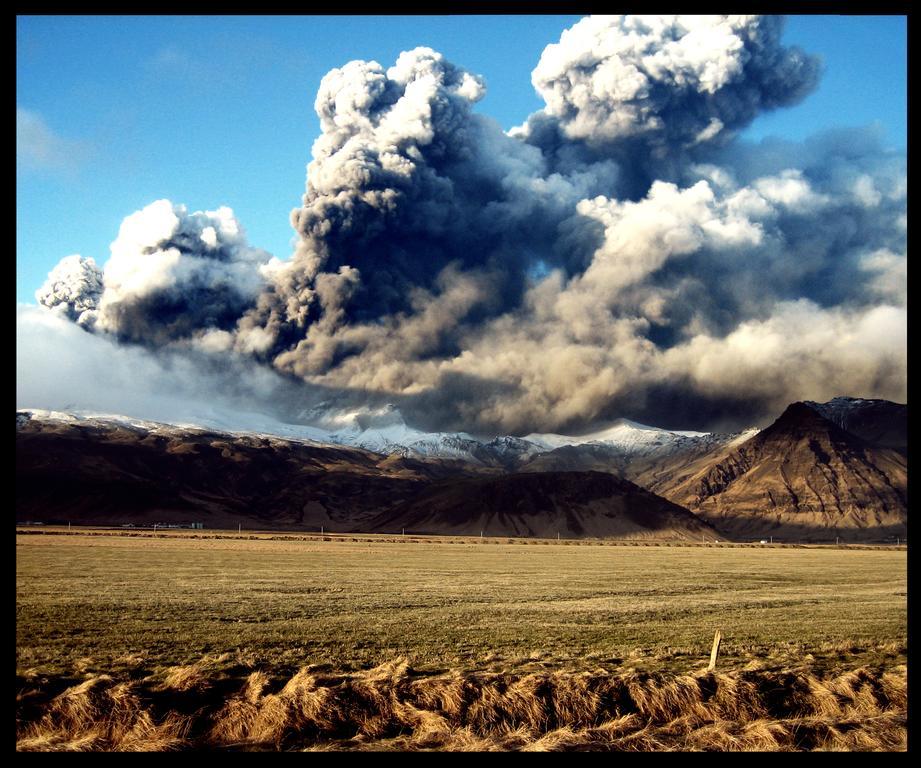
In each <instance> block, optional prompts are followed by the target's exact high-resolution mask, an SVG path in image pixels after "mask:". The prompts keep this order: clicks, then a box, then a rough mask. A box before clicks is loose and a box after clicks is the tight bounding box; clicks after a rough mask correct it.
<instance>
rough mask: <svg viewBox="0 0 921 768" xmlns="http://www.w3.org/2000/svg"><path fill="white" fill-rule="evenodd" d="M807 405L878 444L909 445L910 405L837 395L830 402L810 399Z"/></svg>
mask: <svg viewBox="0 0 921 768" xmlns="http://www.w3.org/2000/svg"><path fill="white" fill-rule="evenodd" d="M804 404H805V405H807V406H809V407H810V408H812V410H814V411H816V413H818V414H819V415H820V416H823V417H824V418H826V419H828V420H829V421H830V422H832V423H833V424H835V425H836V426H838V427H841V429H843V430H844V431H845V432H850V433H851V434H852V435H856V436H857V437H859V438H861V439H862V440H865V441H866V442H868V443H870V444H871V445H873V446H875V447H877V448H896V449H901V450H905V449H907V447H908V406H907V405H903V404H900V403H892V402H890V401H888V400H864V399H862V398H859V397H836V398H835V399H834V400H829V401H828V402H827V403H815V402H812V401H811V400H807V401H806V402H805V403H804Z"/></svg>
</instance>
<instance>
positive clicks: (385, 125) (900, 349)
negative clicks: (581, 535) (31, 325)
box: [41, 17, 907, 434]
mask: <svg viewBox="0 0 921 768" xmlns="http://www.w3.org/2000/svg"><path fill="white" fill-rule="evenodd" d="M781 27H782V25H781V22H780V21H779V20H778V19H774V18H761V17H728V18H709V17H694V18H691V19H684V18H659V17H657V18H645V17H643V18H635V17H615V18H590V19H585V20H583V21H581V22H579V23H578V24H577V25H575V26H574V27H573V28H572V29H570V30H567V31H566V32H564V33H563V36H562V38H561V40H560V42H559V44H556V45H551V46H548V48H547V50H546V51H545V52H544V55H543V56H542V58H541V61H540V63H539V64H538V66H537V68H536V69H535V71H534V75H533V82H534V85H535V87H536V88H537V89H538V92H539V93H540V94H541V95H543V96H544V98H545V100H546V102H547V106H546V108H545V109H544V110H542V111H541V112H539V113H537V114H535V115H532V116H531V117H530V118H529V119H528V121H527V122H526V123H525V125H524V126H522V128H520V129H516V130H515V131H512V132H510V133H509V134H506V133H504V132H502V130H501V129H500V128H499V126H498V125H497V124H496V123H494V122H493V121H491V120H490V119H488V118H486V117H484V116H481V115H479V114H477V113H476V112H475V104H476V102H477V101H478V100H479V99H480V98H481V97H482V95H483V93H484V89H485V85H484V83H483V81H482V80H481V79H480V78H478V77H477V76H475V75H472V74H470V73H468V72H465V71H464V70H462V69H461V68H459V67H457V66H455V65H453V64H451V63H449V62H447V61H446V60H445V59H444V58H443V57H442V56H441V55H440V54H438V53H436V52H435V51H432V50H431V49H427V48H418V49H416V50H413V51H410V52H407V53H404V54H401V56H400V57H399V59H398V60H397V62H396V63H395V64H394V66H392V67H390V68H389V69H384V68H383V67H382V66H381V65H380V64H378V63H376V62H360V61H356V62H351V63H349V64H347V65H345V66H344V67H342V68H340V69H335V70H333V71H332V72H330V73H329V74H328V75H327V76H326V77H325V78H324V79H323V82H322V83H321V86H320V91H319V94H318V96H317V99H316V105H315V106H316V111H317V114H318V116H319V118H320V127H321V130H322V133H321V135H320V136H319V138H317V140H316V142H315V143H314V147H313V161H312V162H311V163H310V165H309V166H308V181H307V189H306V194H305V196H304V204H303V206H302V207H300V208H298V209H296V210H295V211H294V212H293V213H292V224H293V226H294V228H295V231H296V232H297V234H298V237H299V241H298V245H297V248H296V250H295V253H294V254H293V255H292V257H291V258H290V259H288V260H285V261H279V260H276V259H272V260H269V257H268V254H265V253H263V252H258V251H255V250H254V249H252V248H250V247H249V246H247V245H246V244H245V240H244V239H243V236H242V232H241V230H240V227H239V225H238V224H237V223H236V221H235V220H234V219H233V217H232V215H231V214H230V212H229V211H227V209H221V210H220V211H217V212H211V213H205V214H201V213H196V214H191V215H190V214H187V213H186V211H185V209H184V208H182V207H181V206H173V205H172V204H170V203H168V202H167V201H159V202H158V203H155V204H153V205H152V206H149V207H148V208H147V209H145V210H144V211H141V212H139V213H137V214H135V215H134V216H131V217H129V218H128V219H126V221H125V224H124V225H123V227H122V231H121V233H120V234H119V238H118V240H116V242H115V243H114V244H113V247H112V258H111V259H110V261H109V262H108V263H107V264H106V266H105V270H104V274H103V275H102V283H101V290H100V285H99V280H98V278H99V272H98V269H95V267H94V265H93V264H92V262H91V261H80V260H77V261H73V259H74V257H69V258H70V259H71V261H69V262H67V265H66V266H65V264H64V263H63V262H62V265H61V266H60V267H59V268H58V269H57V270H56V271H55V273H53V274H52V276H51V277H50V278H49V284H48V286H46V288H45V289H43V292H42V296H43V298H41V301H42V303H43V304H46V305H57V306H60V307H63V309H62V310H60V311H62V312H64V313H65V314H66V315H67V316H68V317H70V318H71V319H74V320H78V321H79V322H81V323H82V324H83V325H84V326H85V327H88V328H89V327H92V328H93V329H94V330H95V331H96V332H103V333H109V334H112V335H113V336H114V337H116V338H117V339H120V340H122V341H132V342H138V343H142V344H145V345H147V346H148V347H151V348H161V347H164V346H167V347H168V348H169V349H170V350H172V351H175V350H176V349H177V347H181V348H187V349H194V350H195V353H196V354H208V355H211V356H212V357H213V358H214V359H215V360H227V361H229V362H228V365H231V364H232V365H234V366H236V365H240V364H241V361H243V360H249V361H256V362H258V363H264V364H267V365H269V366H271V367H272V368H274V369H275V370H276V371H278V372H280V373H282V374H285V375H287V376H290V377H292V378H293V379H296V380H299V381H302V382H306V383H308V384H309V385H310V387H312V388H322V389H323V390H324V391H325V392H338V393H341V394H340V396H341V397H344V398H347V399H349V398H351V399H354V400H361V401H367V400H372V401H375V402H381V401H382V400H383V401H387V400H389V401H392V402H396V403H397V404H398V405H399V407H400V408H401V409H402V410H403V412H404V414H405V416H406V418H407V419H408V420H410V421H411V422H414V423H415V424H416V425H418V426H420V427H427V428H440V429H465V430H468V431H473V432H480V433H489V432H514V433H519V434H520V433H526V432H529V431H534V430H537V431H548V430H569V431H576V430H579V429H588V428H590V427H591V426H593V424H594V423H595V422H600V421H604V420H607V419H613V418H616V417H620V416H627V417H630V418H634V419H638V420H640V421H646V422H647V423H655V424H658V425H661V426H666V427H672V428H690V429H707V428H717V427H718V428H722V429H729V428H734V427H741V426H748V425H749V424H750V423H756V422H758V421H759V420H763V419H765V418H769V417H770V416H772V415H776V413H777V412H778V410H780V409H782V408H783V407H784V406H785V405H786V404H787V403H789V402H792V401H794V400H801V399H812V400H824V399H828V398H830V397H834V396H836V395H840V394H848V395H855V396H864V397H885V398H889V399H894V400H902V401H904V399H905V394H906V390H905V388H906V370H907V360H906V355H905V347H904V342H905V338H906V330H905V329H906V302H907V296H906V288H905V275H906V263H907V218H906V165H905V157H904V154H903V153H894V152H890V151H887V150H885V149H884V148H883V147H882V146H881V143H880V141H879V139H878V136H876V135H875V134H874V133H873V131H871V130H850V131H847V132H842V133H837V134H826V135H822V136H818V137H815V138H813V139H811V140H809V141H807V142H803V143H789V142H782V141H765V142H762V143H760V144H747V143H744V142H740V141H739V140H738V139H736V138H734V137H735V134H736V132H737V131H738V130H739V129H740V128H742V127H744V126H745V125H747V124H748V123H749V122H750V121H751V120H752V119H753V118H754V117H755V116H757V114H759V113H760V112H761V111H763V110H767V109H774V108H777V107H781V106H784V105H788V104H792V103H795V102H796V101H798V100H799V99H801V98H803V97H804V96H805V95H806V94H808V92H809V91H810V90H811V89H812V88H813V87H814V86H815V83H816V81H817V76H818V75H817V73H818V65H817V62H816V60H815V59H814V58H813V57H811V56H808V55H806V54H804V53H803V52H801V51H799V50H796V49H791V48H786V47H783V46H782V45H781V44H780V33H781ZM65 261H67V260H65ZM94 270H95V271H94ZM59 271H60V274H59V275H58V276H57V278H55V274H56V273H58V272H59ZM93 276H95V277H96V281H95V282H94V280H93ZM81 286H85V287H81ZM45 296H47V297H49V298H47V299H46V298H44V297H45ZM84 318H85V319H84ZM93 322H95V325H94V324H93ZM311 391H315V389H314V390H311ZM294 399H295V400H298V399H299V398H298V397H294Z"/></svg>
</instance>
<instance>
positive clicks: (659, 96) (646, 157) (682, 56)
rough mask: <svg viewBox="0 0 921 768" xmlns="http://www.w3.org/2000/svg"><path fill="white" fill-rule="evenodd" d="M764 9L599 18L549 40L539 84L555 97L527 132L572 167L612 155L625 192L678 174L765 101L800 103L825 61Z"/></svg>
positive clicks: (768, 104)
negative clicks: (788, 36) (785, 40)
mask: <svg viewBox="0 0 921 768" xmlns="http://www.w3.org/2000/svg"><path fill="white" fill-rule="evenodd" d="M782 27H783V21H782V19H780V18H778V17H770V16H767V17H764V16H611V17H605V16H595V17H589V18H586V19H583V20H582V21H580V22H579V23H578V24H576V25H574V26H573V27H572V28H571V29H568V30H566V31H565V32H563V35H562V37H561V39H560V42H559V43H558V44H555V45H548V46H547V48H546V49H545V50H544V53H543V55H542V56H541V59H540V62H539V63H538V65H537V67H536V68H535V70H534V72H533V74H532V77H531V81H532V83H533V84H534V87H535V89H536V90H537V92H538V93H539V94H540V95H541V97H543V99H544V101H545V102H546V103H547V106H546V107H545V108H544V110H543V111H541V112H538V113H536V114H535V115H532V116H531V118H530V119H529V120H528V122H527V123H526V124H525V125H524V126H523V127H522V129H520V131H519V132H518V135H519V136H521V137H522V138H523V139H524V140H525V141H528V142H530V143H533V144H535V145H537V146H540V147H541V149H542V150H543V152H544V154H545V155H547V156H548V157H550V158H552V159H553V162H554V163H555V164H557V165H559V166H560V167H561V168H567V167H573V166H574V164H576V165H578V164H586V163H588V164H591V163H592V162H597V160H598V159H599V158H602V157H609V158H610V157H613V158H616V159H617V161H618V162H619V163H620V164H621V166H622V167H623V169H624V172H623V173H622V178H623V183H622V184H621V188H620V194H622V195H627V196H631V197H635V196H639V195H642V194H643V192H644V190H645V189H646V188H648V186H649V184H650V183H651V182H652V181H654V180H656V179H668V180H673V178H672V177H673V176H674V175H675V173H676V167H680V166H681V165H682V164H684V163H686V162H687V160H688V158H691V157H695V156H705V151H706V150H707V149H708V148H710V147H712V146H720V145H722V144H724V143H725V142H726V141H728V140H729V139H731V138H732V137H733V136H734V135H735V133H736V132H737V131H738V129H740V128H743V127H745V126H746V125H748V124H749V123H750V122H751V121H752V120H753V119H754V118H755V117H757V116H758V115H759V114H760V113H761V112H763V111H765V110H771V109H775V108H777V107H782V106H788V105H791V104H795V103H796V102H798V101H800V100H801V99H802V98H803V97H805V96H806V95H807V94H808V93H809V92H810V91H811V90H812V89H813V88H814V87H815V85H816V84H817V82H818V74H819V64H818V61H817V59H816V58H815V57H812V56H808V55H806V54H805V53H803V52H802V51H801V50H799V49H798V48H786V47H784V46H782V45H781V44H780V36H781V32H782Z"/></svg>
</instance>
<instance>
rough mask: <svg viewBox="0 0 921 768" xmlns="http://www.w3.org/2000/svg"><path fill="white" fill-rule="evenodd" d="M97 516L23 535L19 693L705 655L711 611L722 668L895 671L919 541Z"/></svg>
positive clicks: (650, 661) (658, 664)
mask: <svg viewBox="0 0 921 768" xmlns="http://www.w3.org/2000/svg"><path fill="white" fill-rule="evenodd" d="M99 534H101V532H97V535H89V533H88V532H87V533H81V534H76V533H74V534H71V535H65V534H64V533H63V532H62V533H61V534H58V535H56V534H54V533H53V532H50V531H49V532H43V533H42V534H41V535H35V534H32V535H29V534H28V533H25V532H21V533H20V534H19V535H17V548H16V568H17V607H16V610H17V628H16V631H17V677H18V680H19V685H20V689H21V693H22V692H27V694H28V695H26V694H25V693H24V694H22V695H21V697H20V698H21V699H22V701H23V702H25V701H26V700H27V699H28V700H30V701H33V702H38V701H39V700H41V701H43V702H44V704H43V706H44V705H47V703H48V700H49V699H50V697H51V696H52V695H55V694H57V693H60V691H62V690H64V689H65V688H66V686H67V685H74V684H78V683H80V682H81V681H86V680H90V679H91V678H93V677H94V676H97V677H98V676H104V677H105V676H110V677H112V678H116V679H119V680H126V681H141V680H143V681H147V682H146V685H147V686H148V687H149V686H150V685H153V684H158V685H162V684H164V683H165V682H166V681H168V680H169V679H171V678H170V676H171V675H172V676H175V674H176V670H177V669H180V668H185V669H197V670H199V671H200V672H201V671H202V670H207V675H208V676H210V677H211V678H212V679H218V678H221V679H225V680H238V681H243V680H245V679H246V678H247V676H250V677H251V676H252V675H253V674H256V673H258V674H268V675H269V677H270V678H273V679H278V680H284V679H288V678H291V676H292V675H294V676H295V677H296V676H297V674H298V671H299V670H311V671H312V672H313V673H315V674H317V673H320V672H323V673H324V674H344V675H349V674H352V675H354V674H366V673H367V672H368V671H369V670H372V671H373V670H374V669H380V668H381V665H385V666H386V665H388V664H391V665H392V664H394V663H399V664H402V665H403V667H402V669H403V670H404V671H405V670H407V669H411V670H412V674H413V675H425V676H429V677H433V676H436V677H437V676H439V675H445V674H451V675H469V674H474V673H482V674H501V675H510V674H511V675H517V676H527V675H534V674H536V673H553V674H565V675H570V674H588V673H599V671H600V672H603V673H605V674H621V675H622V674H659V675H661V674H666V675H679V676H680V675H699V674H701V673H702V671H703V670H705V668H706V666H707V663H708V661H709V653H710V646H711V641H712V638H713V634H714V631H715V630H716V629H720V630H721V632H722V636H723V644H722V647H721V652H720V657H719V663H718V671H719V672H720V673H729V674H736V673H739V674H745V673H748V672H752V671H756V670H761V671H772V670H774V671H778V670H791V669H800V670H809V673H810V674H820V675H822V674H837V673H841V672H843V671H846V670H852V669H854V668H856V667H862V668H864V669H871V668H872V669H876V670H878V671H880V672H882V670H884V669H892V668H895V667H898V666H899V665H904V663H905V658H906V652H907V598H906V592H907V589H906V580H907V572H906V571H907V562H906V560H907V558H906V551H905V549H904V548H894V547H892V548H835V547H776V546H775V547H770V546H768V547H758V546H744V547H743V546H732V545H711V546H707V547H704V546H668V545H665V544H658V545H656V544H650V543H637V544H635V545H632V546H631V545H629V544H617V545H614V544H611V543H609V542H605V543H601V542H593V541H560V542H557V541H549V540H536V539H534V540H528V539H518V540H509V539H501V540H499V539H489V538H486V539H483V540H477V539H462V538H448V537H443V538H436V537H431V538H428V537H425V538H423V537H413V538H411V539H403V538H401V537H398V536H393V537H383V536H377V537H375V536H356V537H350V536H326V537H322V536H314V537H309V536H291V537H285V536H278V535H247V534H245V533H244V534H242V535H237V534H236V532H233V534H229V533H228V534H224V535H223V536H221V537H219V536H218V535H216V534H213V533H209V532H195V533H192V532H184V533H181V534H179V533H177V534H174V533H160V534H158V535H156V536H153V535H139V534H135V535H130V536H129V535H99ZM901 669H902V670H903V672H904V666H902V667H901ZM40 681H43V682H42V683H41V684H40ZM40 690H41V691H43V692H44V693H43V694H40V693H38V691H40ZM30 696H31V699H30ZM36 706H37V704H36ZM27 710H28V707H26V706H25V704H23V705H22V707H21V716H20V720H21V721H22V723H26V722H27V721H29V720H30V717H32V715H30V714H29V712H28V711H27ZM37 712H39V709H36V710H35V713H37ZM35 713H33V714H34V715H35V716H36V717H37V714H35ZM531 742H533V739H531V740H530V741H529V742H528V743H531ZM33 746H34V745H33ZM442 746H443V745H442ZM35 748H38V747H35Z"/></svg>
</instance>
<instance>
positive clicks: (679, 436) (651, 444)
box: [17, 403, 754, 469]
mask: <svg viewBox="0 0 921 768" xmlns="http://www.w3.org/2000/svg"><path fill="white" fill-rule="evenodd" d="M23 418H25V419H29V418H36V419H39V420H55V421H71V422H83V423H85V424H87V425H92V424H94V423H95V424H104V425H113V424H116V425H119V426H121V427H123V428H138V429H143V430H145V431H148V432H155V433H156V432H161V433H170V432H175V431H177V430H211V431H217V432H221V433H226V434H247V435H255V436H258V437H265V438H272V437H276V438H282V439H285V440H294V441H300V442H308V443H313V444H321V445H344V446H350V447H354V448H362V449H364V450H367V451H371V452H373V453H379V454H383V455H392V454H396V455H399V456H405V457H410V458H421V459H425V458H437V459H450V460H458V461H464V462H468V463H470V464H475V465H480V466H486V467H501V468H505V469H514V468H519V467H523V466H524V465H526V464H528V462H531V461H532V460H534V459H535V458H536V457H538V456H541V455H543V454H551V453H554V452H558V451H559V450H560V449H566V450H573V449H575V448H580V447H584V448H585V450H588V449H591V453H592V456H593V462H594V463H595V464H597V462H598V460H599V456H600V457H601V459H602V460H604V461H607V459H608V458H610V459H611V460H615V459H617V460H620V459H631V458H634V457H640V456H652V455H668V454H671V453H673V452H680V451H683V450H695V449H696V450H699V449H700V448H702V447H706V446H709V445H711V444H713V445H715V444H725V443H727V442H729V441H731V440H734V439H736V438H741V439H747V437H750V436H751V435H752V434H753V433H754V431H749V432H746V433H742V434H740V435H712V434H710V433H706V432H680V431H671V430H665V429H658V428H656V427H650V426H647V425H644V424H638V423H636V422H633V421H629V420H627V419H620V420H618V421H616V422H615V423H614V424H612V425H611V426H610V427H608V428H606V429H604V430H600V431H596V432H593V433H590V434H586V435H576V436H570V435H560V434H552V433H544V434H536V433H535V434H531V435H528V436H526V437H524V438H522V437H516V436H513V435H500V436H497V437H495V438H493V439H491V440H488V439H483V438H477V437H475V436H473V435H471V434H469V433H466V432H425V431H423V430H420V429H417V428H415V427H411V426H409V425H408V424H407V423H406V422H405V420H404V419H403V416H402V414H401V413H400V411H399V409H398V408H397V407H395V406H394V405H392V404H386V405H381V406H361V407H351V408H343V407H336V406H335V405H334V404H328V403H321V404H320V405H318V406H315V407H313V408H311V409H309V410H305V411H302V412H301V413H299V414H298V418H297V422H298V423H287V422H283V421H279V420H277V419H274V418H272V417H270V416H267V415H264V414H256V413H245V412H235V413H233V414H226V413H223V412H219V411H214V412H206V413H202V412H196V413H194V414H192V413H190V414H183V418H181V419H175V420H173V422H172V423H165V422H161V421H155V420H150V419H137V418H131V417H128V416H122V415H116V414H106V413H96V412H90V411H70V412H63V411H47V410H37V409H36V410H31V411H19V412H17V426H20V425H21V422H20V420H21V419H23ZM743 436H744V437H743ZM576 461H577V463H579V462H580V461H581V459H578V458H577V459H576Z"/></svg>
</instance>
